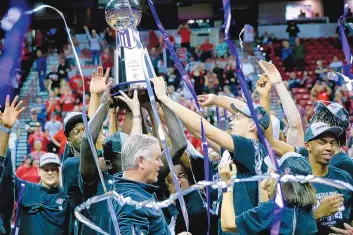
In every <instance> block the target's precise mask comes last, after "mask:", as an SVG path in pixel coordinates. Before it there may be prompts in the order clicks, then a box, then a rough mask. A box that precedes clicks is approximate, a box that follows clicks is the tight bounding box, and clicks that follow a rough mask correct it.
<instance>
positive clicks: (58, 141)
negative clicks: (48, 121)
mask: <svg viewBox="0 0 353 235" xmlns="http://www.w3.org/2000/svg"><path fill="white" fill-rule="evenodd" d="M51 141H52V142H53V144H55V146H56V148H59V151H57V150H56V149H53V150H54V151H55V152H58V154H59V157H62V155H63V153H64V152H65V147H66V141H67V139H66V136H65V133H64V129H60V130H59V131H58V132H57V133H56V134H55V135H54V136H53V138H52V139H51Z"/></svg>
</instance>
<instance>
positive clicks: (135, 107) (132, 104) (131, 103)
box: [118, 90, 140, 113]
mask: <svg viewBox="0 0 353 235" xmlns="http://www.w3.org/2000/svg"><path fill="white" fill-rule="evenodd" d="M119 92H120V94H121V96H118V99H120V100H122V101H124V102H125V103H126V104H127V106H128V107H129V108H130V110H131V111H132V113H136V112H138V113H139V112H140V101H139V99H138V95H137V90H134V97H133V98H132V99H130V98H129V97H128V96H127V95H126V94H125V92H123V91H119Z"/></svg>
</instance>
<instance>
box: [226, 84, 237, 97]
mask: <svg viewBox="0 0 353 235" xmlns="http://www.w3.org/2000/svg"><path fill="white" fill-rule="evenodd" d="M223 92H224V95H225V96H228V97H231V98H234V97H235V96H234V94H233V93H232V92H231V90H230V87H229V86H228V85H227V86H224V88H223Z"/></svg>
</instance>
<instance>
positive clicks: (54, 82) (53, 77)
mask: <svg viewBox="0 0 353 235" xmlns="http://www.w3.org/2000/svg"><path fill="white" fill-rule="evenodd" d="M46 79H48V80H49V79H50V80H51V81H52V85H51V87H52V88H59V87H60V79H59V74H58V73H57V72H50V73H48V75H47V77H46Z"/></svg>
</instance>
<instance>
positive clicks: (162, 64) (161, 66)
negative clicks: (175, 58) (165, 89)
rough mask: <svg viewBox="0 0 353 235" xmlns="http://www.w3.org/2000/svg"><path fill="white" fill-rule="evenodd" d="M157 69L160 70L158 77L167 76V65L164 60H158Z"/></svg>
mask: <svg viewBox="0 0 353 235" xmlns="http://www.w3.org/2000/svg"><path fill="white" fill-rule="evenodd" d="M157 68H158V76H162V75H164V74H167V65H166V64H165V62H164V60H163V59H160V60H158V63H157Z"/></svg>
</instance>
